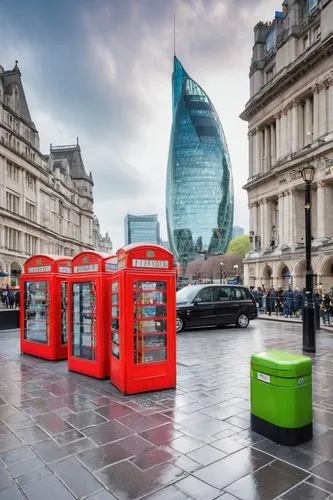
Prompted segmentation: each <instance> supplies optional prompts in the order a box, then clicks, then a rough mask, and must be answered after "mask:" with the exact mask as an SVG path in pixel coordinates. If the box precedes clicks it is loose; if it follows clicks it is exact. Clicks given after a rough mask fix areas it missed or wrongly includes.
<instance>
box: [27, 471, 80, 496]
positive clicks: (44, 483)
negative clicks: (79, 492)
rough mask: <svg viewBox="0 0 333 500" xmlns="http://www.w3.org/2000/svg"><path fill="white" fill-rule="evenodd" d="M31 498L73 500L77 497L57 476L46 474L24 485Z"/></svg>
mask: <svg viewBox="0 0 333 500" xmlns="http://www.w3.org/2000/svg"><path fill="white" fill-rule="evenodd" d="M22 489H23V491H24V493H25V494H26V495H27V497H28V498H29V499H30V500H45V498H47V500H60V498H61V500H73V498H75V497H74V496H73V495H72V494H71V493H70V492H69V490H68V489H67V488H65V486H64V485H63V484H62V482H61V481H60V480H59V479H58V478H57V477H56V476H55V475H50V476H44V477H41V478H40V479H37V480H36V481H31V482H30V483H28V484H25V485H23V486H22Z"/></svg>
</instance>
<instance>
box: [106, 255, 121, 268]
mask: <svg viewBox="0 0 333 500" xmlns="http://www.w3.org/2000/svg"><path fill="white" fill-rule="evenodd" d="M117 267H118V259H117V257H112V258H111V259H109V260H107V261H106V263H105V270H106V271H115V270H116V269H117Z"/></svg>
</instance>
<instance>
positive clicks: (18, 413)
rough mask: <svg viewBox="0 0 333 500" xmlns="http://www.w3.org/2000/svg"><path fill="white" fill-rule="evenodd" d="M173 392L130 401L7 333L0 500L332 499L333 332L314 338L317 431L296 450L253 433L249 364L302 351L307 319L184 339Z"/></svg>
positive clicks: (2, 344)
mask: <svg viewBox="0 0 333 500" xmlns="http://www.w3.org/2000/svg"><path fill="white" fill-rule="evenodd" d="M177 346H178V356H177V358H178V364H177V389H176V390H167V391H160V392H152V393H147V394H138V395H134V396H122V395H121V394H119V392H118V391H117V390H116V389H115V388H114V387H113V386H112V385H111V384H110V383H109V382H108V381H100V380H95V379H92V378H89V377H85V376H82V375H79V374H76V373H69V372H68V371H67V365H66V362H65V361H60V362H55V363H52V362H48V361H45V360H41V359H38V358H34V357H29V356H20V353H19V336H18V331H8V332H6V331H2V332H0V498H1V499H2V498H4V499H6V498H8V499H10V498H21V499H22V498H28V499H31V500H45V498H47V500H53V499H54V500H62V499H70V498H72V499H73V498H86V499H89V500H93V499H94V500H106V499H121V500H122V499H124V500H125V499H139V498H145V499H147V500H148V499H150V500H154V499H155V500H183V499H188V498H192V499H202V500H210V499H217V498H221V499H224V500H230V499H233V498H238V499H244V500H251V499H259V500H264V499H265V500H266V499H267V500H270V499H273V498H281V499H297V500H300V499H318V500H321V499H324V498H329V497H330V495H333V392H332V387H333V336H332V335H331V334H330V333H327V332H323V331H321V332H320V333H318V334H317V354H316V355H315V356H313V366H314V376H313V379H314V398H313V399H314V421H315V425H314V437H313V439H312V440H311V441H309V442H308V443H304V444H303V445H302V446H298V447H295V448H289V447H285V446H281V445H277V444H276V443H273V442H271V441H269V440H267V439H265V438H262V436H260V435H258V434H255V433H253V432H251V430H250V429H249V428H250V411H249V410H250V402H249V359H250V355H251V354H252V353H254V352H256V351H260V350H263V349H267V348H270V349H271V348H278V349H282V350H287V351H290V352H295V353H301V347H302V339H301V325H299V324H295V325H293V326H292V327H291V325H290V324H286V325H284V324H282V323H274V322H267V321H264V320H260V321H257V322H253V323H252V324H251V325H250V326H249V327H248V328H247V329H246V330H244V331H243V330H237V329H235V328H224V329H212V330H198V331H193V332H190V331H187V332H184V333H182V334H180V335H178V337H177Z"/></svg>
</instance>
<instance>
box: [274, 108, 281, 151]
mask: <svg viewBox="0 0 333 500" xmlns="http://www.w3.org/2000/svg"><path fill="white" fill-rule="evenodd" d="M275 123H276V127H275V131H276V159H277V160H278V159H279V158H280V157H281V113H278V114H277V115H276V122H275Z"/></svg>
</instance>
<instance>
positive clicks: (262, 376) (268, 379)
mask: <svg viewBox="0 0 333 500" xmlns="http://www.w3.org/2000/svg"><path fill="white" fill-rule="evenodd" d="M258 380H262V381H263V382H266V384H270V383H271V377H270V376H269V375H267V374H266V373H260V372H258Z"/></svg>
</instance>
